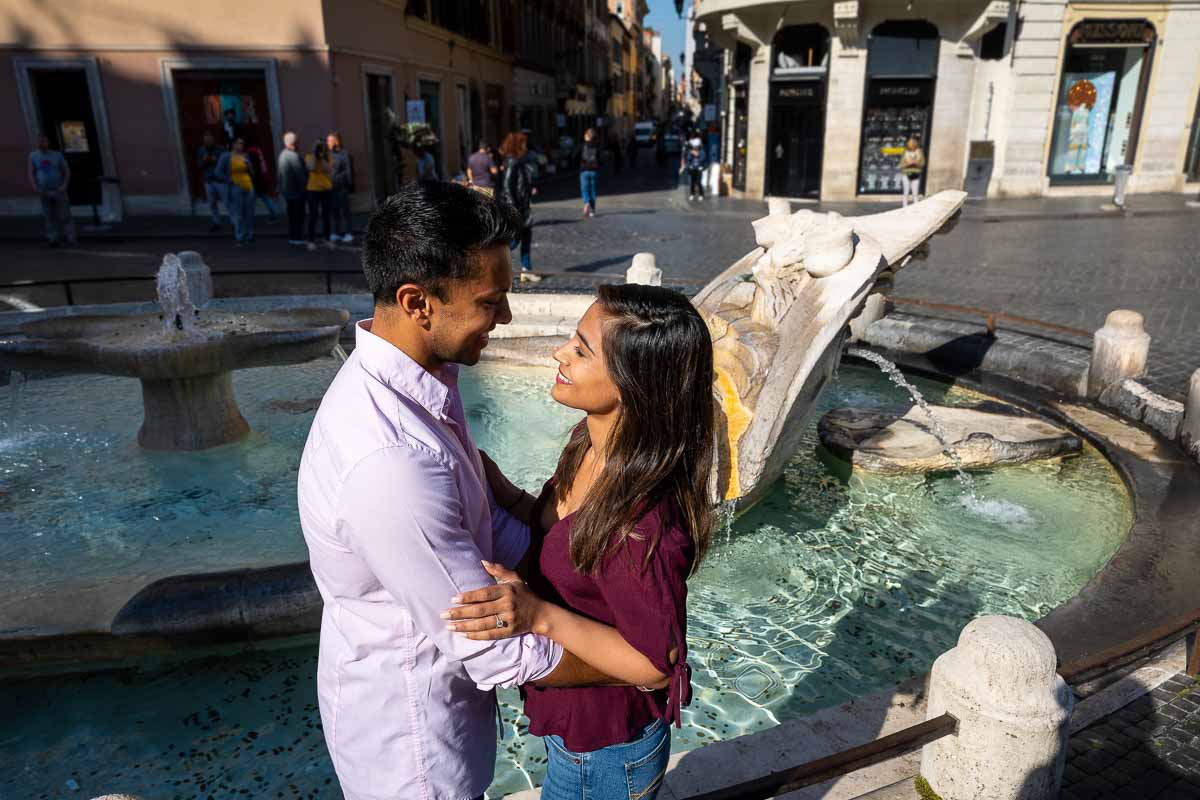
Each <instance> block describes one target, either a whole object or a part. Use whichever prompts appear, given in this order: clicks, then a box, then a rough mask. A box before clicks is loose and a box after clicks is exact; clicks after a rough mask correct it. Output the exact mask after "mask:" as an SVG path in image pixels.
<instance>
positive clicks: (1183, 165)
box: [694, 0, 1200, 200]
mask: <svg viewBox="0 0 1200 800" xmlns="http://www.w3.org/2000/svg"><path fill="white" fill-rule="evenodd" d="M694 13H695V19H696V23H697V26H699V27H702V31H703V34H704V35H705V36H706V37H707V39H708V40H711V41H712V42H714V43H715V44H716V45H717V46H719V47H720V48H721V50H722V54H723V55H722V57H723V67H724V69H723V79H724V84H725V85H724V86H723V87H720V91H721V95H722V103H721V111H722V125H723V133H724V139H725V141H726V143H727V145H726V146H725V147H724V148H723V152H722V159H723V162H724V164H725V165H726V167H727V175H728V181H729V183H730V185H731V187H732V188H733V190H734V191H735V192H744V193H745V194H746V195H749V196H754V197H762V196H769V195H776V196H788V197H809V198H821V199H826V200H851V199H856V198H857V199H875V198H879V199H890V198H892V197H894V196H896V195H897V194H898V193H899V177H898V175H897V164H898V161H899V156H900V153H901V152H902V150H903V147H904V142H905V141H906V140H907V139H908V138H910V137H915V138H917V139H918V140H919V141H920V142H921V146H922V148H923V149H924V150H925V152H926V157H927V166H926V174H925V176H924V177H925V187H926V188H927V189H928V191H930V192H934V191H939V190H942V189H951V188H953V189H958V188H963V187H964V186H967V187H968V188H969V190H971V191H972V192H976V193H978V194H980V195H983V194H986V195H987V196H992V197H1023V196H1056V195H1073V194H1111V192H1112V190H1113V189H1112V183H1113V181H1114V178H1115V176H1116V175H1117V174H1118V173H1119V172H1122V171H1128V172H1130V173H1131V174H1130V177H1129V189H1128V190H1129V191H1130V192H1163V191H1166V192H1183V191H1194V190H1195V189H1196V188H1197V187H1196V185H1195V182H1196V180H1197V177H1198V173H1200V132H1198V130H1197V113H1198V108H1197V93H1198V90H1200V3H1196V2H1194V0H1167V1H1166V2H1163V1H1160V2H1137V1H1136V0H1134V1H1132V2H1106V1H1101V2H1068V1H1067V0H1011V2H1008V1H1006V0H915V1H914V2H908V0H800V1H799V2H777V1H775V0H751V2H745V1H744V0H694Z"/></svg>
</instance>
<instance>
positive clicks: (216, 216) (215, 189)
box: [196, 131, 229, 233]
mask: <svg viewBox="0 0 1200 800" xmlns="http://www.w3.org/2000/svg"><path fill="white" fill-rule="evenodd" d="M224 152H225V150H224V149H223V148H221V147H219V146H217V140H216V137H214V136H213V135H212V131H205V132H204V140H203V143H202V144H201V145H200V149H199V150H198V151H197V153H196V165H197V166H198V167H200V173H201V176H202V178H203V180H204V199H205V200H207V201H208V208H209V210H210V211H211V212H212V224H211V225H209V226H208V231H209V233H212V232H213V231H219V230H221V204H222V203H224V204H225V210H226V211H228V210H229V199H228V198H227V197H226V194H225V192H226V186H225V184H223V183H221V181H220V180H219V179H218V178H217V162H218V161H220V160H221V155H222V154H223V153H224Z"/></svg>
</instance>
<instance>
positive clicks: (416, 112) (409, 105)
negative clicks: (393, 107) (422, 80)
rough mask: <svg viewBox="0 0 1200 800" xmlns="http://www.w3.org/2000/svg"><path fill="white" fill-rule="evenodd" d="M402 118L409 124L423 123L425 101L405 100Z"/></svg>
mask: <svg viewBox="0 0 1200 800" xmlns="http://www.w3.org/2000/svg"><path fill="white" fill-rule="evenodd" d="M404 116H405V118H407V119H408V121H409V122H422V123H423V122H425V101H424V100H406V101H405V102H404Z"/></svg>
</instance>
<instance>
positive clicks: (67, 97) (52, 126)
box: [29, 69, 104, 206]
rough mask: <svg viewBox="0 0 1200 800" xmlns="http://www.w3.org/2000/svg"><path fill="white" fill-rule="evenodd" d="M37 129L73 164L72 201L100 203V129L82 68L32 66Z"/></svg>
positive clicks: (102, 167) (85, 203)
mask: <svg viewBox="0 0 1200 800" xmlns="http://www.w3.org/2000/svg"><path fill="white" fill-rule="evenodd" d="M29 77H30V83H31V84H32V89H33V94H34V100H35V103H36V107H37V124H38V129H39V130H40V131H41V132H42V133H44V134H46V136H48V137H49V138H50V147H51V148H53V149H55V150H58V151H60V152H61V153H62V154H63V156H64V157H65V158H66V160H67V165H68V166H69V167H70V168H71V183H70V185H69V186H68V187H67V195H68V197H69V198H70V200H71V205H97V206H98V205H100V194H101V192H100V177H101V176H102V175H103V174H104V164H103V161H102V159H101V155H100V133H99V131H98V129H97V127H96V117H95V114H94V113H93V110H92V99H91V95H90V93H89V92H88V80H87V73H86V72H85V71H84V70H83V69H34V70H30V76H29Z"/></svg>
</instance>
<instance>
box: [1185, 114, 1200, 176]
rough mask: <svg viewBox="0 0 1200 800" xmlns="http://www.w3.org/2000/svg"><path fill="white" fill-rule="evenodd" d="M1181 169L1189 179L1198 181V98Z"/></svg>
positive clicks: (1199, 163)
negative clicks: (1185, 159) (1185, 155)
mask: <svg viewBox="0 0 1200 800" xmlns="http://www.w3.org/2000/svg"><path fill="white" fill-rule="evenodd" d="M1183 171H1184V174H1185V175H1187V179H1188V180H1189V181H1200V100H1197V101H1196V112H1195V113H1194V114H1193V115H1192V136H1191V138H1190V139H1189V140H1188V151H1187V163H1186V164H1185V165H1184V170H1183Z"/></svg>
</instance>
